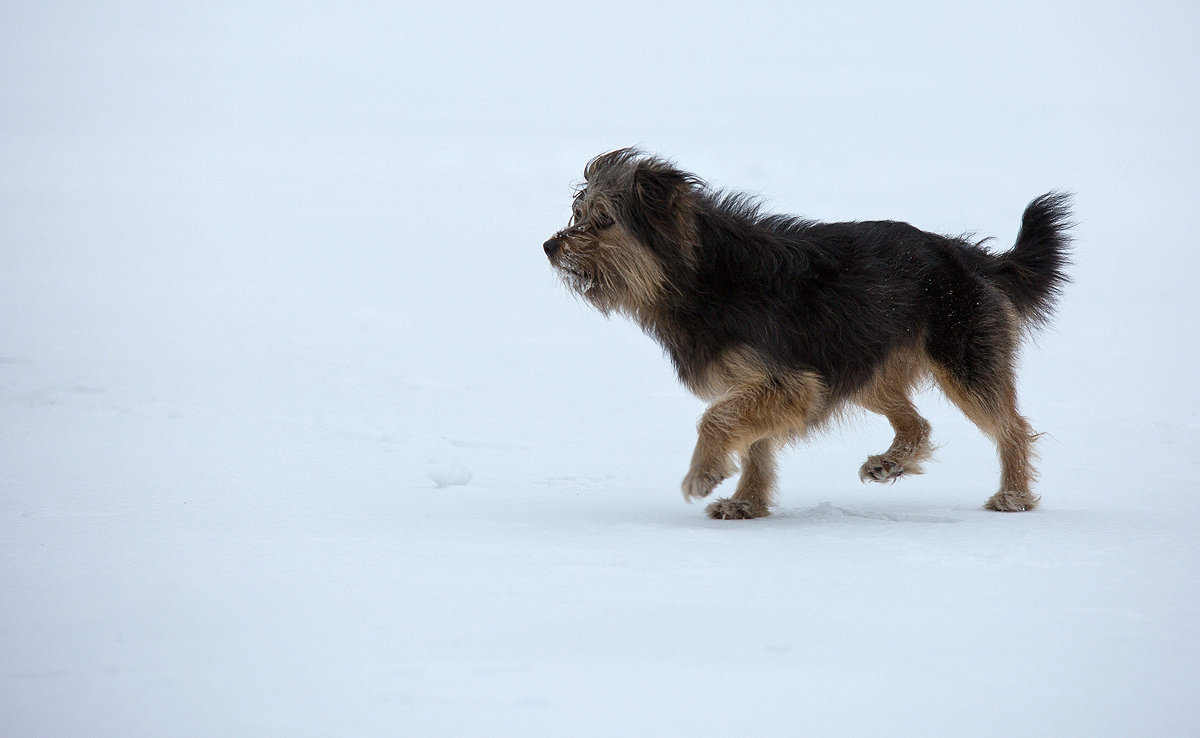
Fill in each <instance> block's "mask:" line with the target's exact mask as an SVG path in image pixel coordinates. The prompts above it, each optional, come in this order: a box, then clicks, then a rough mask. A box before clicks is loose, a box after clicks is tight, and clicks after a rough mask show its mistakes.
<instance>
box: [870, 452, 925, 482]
mask: <svg viewBox="0 0 1200 738" xmlns="http://www.w3.org/2000/svg"><path fill="white" fill-rule="evenodd" d="M921 471H922V469H921V467H920V465H919V464H917V463H915V462H909V463H907V464H902V463H900V462H899V461H894V460H892V459H889V458H886V457H884V456H872V457H870V458H868V459H867V461H866V463H865V464H863V465H862V466H861V467H859V469H858V478H859V479H860V480H862V481H863V482H894V481H896V480H897V479H899V478H900V477H903V476H907V475H909V474H920V473H921Z"/></svg>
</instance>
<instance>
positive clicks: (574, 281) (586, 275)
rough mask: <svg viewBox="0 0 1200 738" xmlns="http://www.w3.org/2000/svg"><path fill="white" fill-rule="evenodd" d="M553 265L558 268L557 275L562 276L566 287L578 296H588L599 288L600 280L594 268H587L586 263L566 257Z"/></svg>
mask: <svg viewBox="0 0 1200 738" xmlns="http://www.w3.org/2000/svg"><path fill="white" fill-rule="evenodd" d="M555 266H556V267H557V269H558V275H559V277H561V278H562V280H563V282H564V283H565V284H566V285H567V288H568V289H570V290H571V291H572V292H574V293H575V294H577V295H579V296H580V297H584V298H590V297H591V296H592V295H593V294H594V293H597V292H598V291H599V290H600V286H601V280H600V278H599V276H598V275H597V274H596V273H595V270H593V269H589V268H588V266H587V265H585V264H580V263H578V262H577V261H576V260H574V259H571V258H570V257H568V258H565V259H563V260H562V261H561V262H560V263H559V264H557V265H555Z"/></svg>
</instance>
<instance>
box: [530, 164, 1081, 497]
mask: <svg viewBox="0 0 1200 738" xmlns="http://www.w3.org/2000/svg"><path fill="white" fill-rule="evenodd" d="M584 178H585V180H586V181H585V183H584V184H583V185H582V186H581V187H580V188H579V190H578V193H577V194H576V195H575V200H574V204H573V212H572V218H571V222H570V225H569V226H568V227H567V228H565V229H564V230H561V231H559V232H558V233H556V234H555V235H554V236H553V237H552V238H551V239H550V240H548V241H546V243H545V245H544V249H545V252H546V256H547V257H548V258H549V259H550V263H551V264H552V265H553V266H554V267H555V269H556V270H557V271H558V273H559V274H560V276H561V277H562V278H563V280H564V281H565V282H566V284H567V285H568V286H569V287H570V289H571V290H573V291H574V292H575V293H577V294H578V295H580V296H581V297H583V299H585V300H586V301H588V302H589V303H591V304H592V305H594V306H596V307H597V308H599V309H600V310H601V311H602V312H604V313H605V314H609V313H612V312H618V313H622V314H625V315H628V316H630V317H631V318H633V319H634V320H635V321H637V323H638V324H639V325H641V327H642V329H643V330H645V332H646V333H648V334H649V335H650V336H652V337H653V338H654V339H656V340H657V341H658V342H659V343H661V344H662V346H663V347H664V349H665V350H666V352H667V354H668V355H669V356H670V357H671V361H672V363H673V364H674V366H675V370H676V372H677V373H678V374H679V378H680V380H682V381H683V383H684V384H685V385H686V386H687V387H688V389H690V390H691V391H692V392H694V393H695V394H696V395H698V396H700V397H701V398H704V399H705V400H708V401H710V402H711V405H710V406H709V408H708V409H707V411H706V412H705V413H704V415H703V417H702V418H701V419H700V423H699V439H698V440H697V442H696V450H695V453H694V454H693V455H692V462H691V467H690V468H689V469H688V472H687V475H686V476H685V477H684V479H683V495H684V498H685V499H687V500H688V501H691V500H693V499H695V498H702V497H706V496H708V494H709V493H711V492H712V491H713V489H714V488H715V487H716V486H717V485H718V484H720V482H721V481H722V480H724V479H725V478H727V477H729V476H730V475H731V474H733V473H734V472H735V471H736V468H737V467H736V464H735V457H736V458H737V459H739V460H740V462H741V478H740V480H739V482H738V485H737V490H736V491H735V492H734V494H733V496H732V497H730V498H728V499H720V500H717V501H716V502H713V503H712V504H710V505H709V506H708V508H707V512H708V514H709V516H711V517H713V518H719V519H728V518H756V517H761V516H764V515H768V514H769V507H770V505H771V504H772V502H773V499H774V494H775V465H774V454H775V451H776V450H777V449H778V448H780V447H781V446H782V445H784V444H786V443H787V442H789V441H791V440H795V439H799V438H802V437H804V436H806V435H807V434H808V433H810V432H811V431H813V430H814V429H817V428H820V427H821V426H822V425H823V424H826V423H827V422H828V421H830V420H831V419H832V418H834V417H836V416H837V415H838V414H839V413H841V412H843V411H844V410H845V409H847V408H848V407H850V406H853V405H857V406H861V407H864V408H866V409H868V410H871V411H873V412H876V413H880V414H882V415H883V416H884V417H886V418H887V419H888V422H889V423H891V425H892V428H893V430H894V431H895V440H894V441H893V442H892V445H891V447H890V448H888V450H886V451H884V452H883V453H881V454H877V455H874V456H871V457H869V458H868V459H867V461H866V463H864V464H863V465H862V468H861V469H860V470H859V476H860V478H861V479H862V480H863V481H874V482H891V481H895V480H896V479H899V478H900V477H903V476H907V475H909V474H919V473H920V472H921V463H922V462H923V461H925V460H926V459H928V458H929V456H930V453H931V447H930V444H929V435H930V427H929V423H928V422H926V420H925V419H924V418H922V417H921V416H920V415H919V414H918V413H917V409H916V408H915V407H914V406H913V404H912V402H911V401H910V399H909V394H910V393H911V392H912V390H913V388H914V387H915V386H916V385H918V383H920V382H921V381H922V380H923V379H926V378H930V377H931V378H932V379H933V380H934V381H936V383H937V384H938V386H939V387H941V389H942V390H943V391H944V392H945V393H946V395H947V396H948V397H949V398H950V400H951V401H953V402H954V403H955V404H956V405H957V406H958V407H959V408H961V409H962V411H963V412H964V413H965V414H966V415H967V417H968V418H970V419H971V421H972V422H974V423H975V424H976V425H978V426H979V427H980V429H982V430H983V432H984V433H986V434H987V435H988V436H989V437H990V438H991V439H992V440H993V441H995V443H996V445H997V448H998V450H999V455H1000V464H1001V472H1000V488H999V491H997V492H996V493H995V494H994V495H992V496H991V497H990V498H989V499H988V501H987V504H986V507H988V508H990V509H992V510H1004V511H1017V510H1029V509H1031V508H1033V507H1034V506H1035V505H1036V504H1037V502H1038V499H1039V498H1038V496H1037V495H1035V494H1034V493H1033V491H1032V490H1031V484H1032V482H1033V480H1034V478H1035V472H1034V469H1033V466H1032V463H1031V457H1032V451H1031V445H1032V442H1033V440H1034V439H1035V437H1036V436H1035V434H1034V433H1033V431H1032V430H1031V429H1030V426H1029V422H1028V421H1027V420H1026V419H1025V418H1024V417H1022V416H1021V414H1020V412H1019V411H1018V409H1017V398H1016V389H1015V378H1014V374H1013V372H1014V365H1015V362H1016V354H1017V350H1018V347H1019V344H1020V340H1021V337H1022V333H1023V332H1025V330H1027V329H1030V328H1033V327H1037V326H1040V325H1042V324H1044V323H1045V322H1046V321H1047V319H1048V318H1049V316H1050V312H1051V309H1052V308H1053V305H1054V302H1055V299H1056V298H1057V296H1058V294H1059V291H1060V289H1061V288H1062V286H1063V285H1064V283H1065V282H1066V281H1067V277H1066V274H1065V273H1064V267H1065V266H1066V265H1067V247H1068V240H1069V239H1068V236H1067V233H1066V231H1067V230H1068V229H1069V227H1070V223H1069V219H1070V213H1069V210H1068V206H1069V197H1068V196H1067V195H1064V194H1059V193H1049V194H1046V195H1042V196H1041V197H1039V198H1037V199H1036V200H1034V201H1033V202H1031V203H1030V204H1029V206H1028V207H1027V208H1026V209H1025V214H1024V217H1023V219H1022V223H1021V231H1020V234H1019V235H1018V236H1017V242H1016V245H1015V246H1014V247H1013V248H1012V250H1011V251H1008V252H1007V253H1003V254H996V253H992V252H990V251H988V250H987V249H985V248H983V246H982V245H981V243H974V242H971V241H969V240H966V239H964V238H951V237H947V236H940V235H937V234H933V233H927V232H925V231H922V230H919V229H917V228H915V227H913V226H911V225H908V224H907V223H898V222H894V221H871V222H853V223H819V222H814V221H809V220H803V219H801V218H797V217H792V216H787V215H768V214H764V213H762V212H761V210H760V207H759V205H758V204H757V203H756V202H755V201H754V200H753V199H752V198H750V197H747V196H745V195H742V194H723V193H720V192H717V191H714V190H713V189H711V188H709V187H708V186H707V185H706V184H705V183H704V182H703V181H702V180H700V179H699V178H697V177H696V176H694V175H692V174H688V173H687V172H684V171H681V170H679V169H678V168H676V167H675V166H674V165H673V164H672V163H670V162H668V161H665V160H663V159H660V158H656V157H652V156H648V155H646V154H643V153H642V152H640V151H638V150H636V149H621V150H619V151H613V152H610V153H607V154H602V155H601V156H598V157H596V158H595V159H593V160H592V161H591V162H589V163H588V165H587V168H586V169H585V171H584Z"/></svg>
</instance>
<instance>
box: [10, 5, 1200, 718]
mask: <svg viewBox="0 0 1200 738" xmlns="http://www.w3.org/2000/svg"><path fill="white" fill-rule="evenodd" d="M1198 16H1200V6H1198V5H1197V4H1196V3H1194V2H1161V3H1150V4H1146V3H1135V2H1113V3H1099V4H1097V3H1084V2H1041V1H1039V2H1021V1H1018V2H1014V3H1002V4H1000V3H998V4H990V3H983V4H978V3H943V2H936V1H935V2H931V3H924V4H920V5H912V4H904V3H900V4H895V3H883V2H855V1H851V2H848V3H839V4H836V6H835V4H828V3H812V4H794V3H793V4H782V3H781V4H772V3H760V2H754V1H751V2H747V3H732V4H731V3H711V4H708V3H704V2H701V3H696V2H687V3H683V2H678V3H651V4H646V3H643V2H628V3H627V2H618V3H615V4H609V5H605V4H587V3H583V4H574V5H572V4H563V3H538V2H534V3H519V4H504V3H496V4H487V5H479V4H474V3H458V2H454V1H451V2H444V3H431V4H427V5H425V6H419V5H418V4H415V3H400V4H396V3H382V2H379V3H372V2H366V3H360V2H349V3H347V2H339V3H331V2H328V3H327V2H321V1H320V0H318V1H316V2H303V3H291V2H289V3H282V2H277V3H275V2H261V3H245V2H211V3H210V2H198V3H182V4H180V3H161V2H131V3H122V4H119V5H115V6H114V5H110V4H103V3H92V2H81V3H61V2H44V3H8V4H6V5H5V7H4V8H3V10H0V58H2V59H3V62H2V64H0V133H2V135H0V357H2V358H0V734H3V735H7V736H83V735H86V736H175V735H178V736H185V735H186V736H229V735H238V736H309V735H312V736H326V735H328V736H334V735H337V736H343V735H345V736H350V735H361V736H374V735H379V736H397V735H402V736H466V735H470V736H475V735H478V736H508V735H514V736H517V735H524V736H567V735H570V736H620V735H655V736H684V735H689V736H691V735H711V736H723V735H731V736H732V735H781V736H784V735H786V736H793V735H806V736H822V735H829V736H845V735H891V736H929V735H972V736H1016V735H1046V736H1050V735H1053V736H1130V735H1141V736H1148V735H1154V736H1184V735H1197V734H1200V708H1197V697H1198V696H1200V665H1198V664H1200V632H1198V622H1200V576H1198V574H1197V572H1198V571H1200V567H1198V563H1200V497H1198V495H1197V490H1196V484H1195V478H1196V473H1195V470H1194V469H1192V468H1191V465H1192V464H1196V463H1200V415H1198V409H1200V402H1198V400H1200V392H1198V391H1197V386H1198V383H1197V381H1196V376H1197V375H1196V371H1197V369H1196V367H1197V366H1198V365H1200V356H1198V349H1197V346H1198V345H1200V342H1198V340H1197V338H1198V336H1197V317H1198V308H1200V299H1198V298H1197V291H1196V284H1197V278H1198V277H1200V274H1198V273H1197V272H1198V270H1197V261H1198V258H1200V257H1198V256H1197V254H1198V253H1200V249H1198V248H1197V237H1196V232H1197V229H1196V224H1195V220H1196V213H1197V206H1198V203H1200V83H1198V82H1197V79H1198V77H1197V75H1196V70H1197V69H1200V51H1198V48H1200V47H1198V46H1197V44H1196V39H1197V38H1200V17H1198ZM630 144H640V145H642V146H643V147H645V148H646V149H648V150H650V151H654V152H657V153H660V154H663V155H666V156H669V157H672V158H673V159H675V160H676V161H677V162H679V164H680V165H681V166H684V167H685V168H688V169H690V170H692V171H695V172H697V173H699V174H700V175H702V176H704V177H705V178H707V179H708V180H709V181H710V182H712V183H713V184H715V185H717V186H721V187H728V188H734V189H742V190H748V191H751V192H755V193H759V194H761V195H762V196H763V197H764V198H765V199H766V201H767V203H768V207H769V208H770V209H773V210H779V211H786V212H792V213H800V214H803V215H805V216H808V217H813V218H820V219H824V220H843V219H868V218H896V219H901V220H908V221H910V222H912V223H914V224H916V225H918V226H920V227H923V228H926V229H929V230H935V231H939V232H945V233H964V232H973V233H977V234H979V235H980V236H985V235H991V236H995V237H996V238H997V240H996V242H995V245H996V246H997V247H998V248H1004V247H1006V244H1009V243H1011V242H1012V240H1013V238H1014V237H1015V234H1016V230H1017V225H1018V223H1019V218H1020V214H1021V211H1022V209H1023V207H1024V205H1025V204H1026V203H1027V202H1028V201H1029V200H1030V199H1032V198H1033V197H1035V196H1036V195H1038V194H1040V193H1042V192H1045V191H1047V190H1050V189H1056V188H1062V189H1068V190H1071V191H1074V192H1075V193H1076V200H1075V208H1076V218H1077V220H1078V223H1079V225H1078V228H1077V229H1076V231H1075V235H1076V237H1077V244H1076V255H1075V265H1074V267H1073V268H1072V276H1073V277H1074V280H1075V281H1074V284H1073V285H1072V286H1071V287H1070V288H1069V289H1068V290H1067V293H1066V295H1065V298H1064V301H1063V303H1062V307H1061V310H1060V312H1059V314H1058V317H1057V319H1056V321H1055V323H1054V324H1053V326H1052V327H1051V328H1050V329H1049V330H1047V331H1044V332H1042V333H1040V334H1038V336H1036V337H1035V338H1034V340H1032V341H1031V342H1029V343H1028V344H1027V346H1026V350H1025V352H1024V354H1023V358H1022V366H1021V372H1020V378H1021V388H1020V389H1021V398H1022V404H1023V410H1024V412H1025V413H1026V414H1027V415H1029V416H1030V417H1031V419H1032V421H1033V423H1034V425H1035V427H1036V428H1038V429H1039V430H1041V431H1044V432H1045V433H1046V435H1045V437H1044V438H1043V439H1042V440H1041V442H1040V444H1039V451H1040V454H1041V462H1040V470H1041V482H1040V485H1039V487H1038V490H1039V491H1040V492H1041V494H1042V495H1043V497H1044V501H1043V505H1042V507H1041V508H1039V509H1038V510H1036V511H1033V512H1030V513H1024V514H999V513H992V512H987V511H984V510H982V509H981V508H980V506H981V504H982V503H983V501H984V500H985V499H986V498H987V496H988V495H989V494H991V493H992V492H993V491H994V489H995V485H996V483H997V479H998V464H997V462H996V459H995V455H994V451H993V449H992V447H991V445H990V443H989V442H988V441H987V440H986V439H985V438H984V437H983V436H982V435H981V434H980V433H979V431H978V430H976V429H975V428H974V427H973V426H971V425H970V424H969V423H968V422H967V421H966V420H964V419H963V418H962V417H961V415H960V414H959V413H958V412H957V411H956V410H954V409H953V407H952V406H950V405H949V403H947V402H946V401H945V400H943V399H941V398H940V397H939V396H938V395H936V394H933V393H926V394H922V395H921V396H920V398H919V404H920V406H921V407H922V410H923V412H924V413H925V414H926V415H927V417H929V419H930V420H931V422H932V423H933V425H934V430H935V437H936V440H937V442H938V443H939V444H941V447H940V449H939V451H938V453H937V458H936V460H935V462H933V463H930V464H929V465H928V473H927V474H926V475H924V476H921V477H916V478H912V479H905V480H903V481H901V482H900V483H898V484H896V485H894V486H864V485H861V484H860V483H859V482H858V480H857V470H858V466H859V464H860V463H861V462H862V460H863V459H864V458H865V456H866V455H867V454H869V453H876V452H878V451H880V450H881V449H883V448H885V447H886V446H887V444H888V442H889V441H890V430H889V428H888V426H887V423H886V422H885V421H884V420H883V419H882V418H877V417H863V418H862V419H861V420H856V421H852V422H848V423H846V424H844V425H843V426H842V427H840V428H838V429H835V430H834V431H833V432H830V433H827V434H824V435H822V436H820V437H818V438H815V439H813V440H812V441H811V442H810V443H806V444H804V445H802V446H800V447H798V448H796V449H793V450H791V451H790V452H789V453H788V454H787V455H786V456H785V457H784V458H783V461H782V464H781V481H782V494H781V499H780V506H779V508H778V509H777V510H776V512H775V514H774V516H772V517H770V518H766V519H762V520H755V521H728V522H726V521H712V520H708V519H706V518H705V517H704V516H703V509H702V507H700V506H689V505H686V504H684V502H683V501H682V499H681V496H680V493H679V488H678V484H679V481H680V479H681V478H682V476H683V473H684V471H685V466H686V463H687V460H688V458H689V454H690V448H691V444H692V442H693V440H694V437H693V434H694V427H695V425H694V424H695V421H696V419H697V418H698V416H699V414H700V412H701V411H702V409H703V405H702V404H701V403H700V402H699V401H698V400H696V399H694V398H692V397H691V396H689V395H688V394H687V393H686V391H685V390H684V389H683V388H682V387H680V386H679V384H678V383H677V382H676V380H675V378H674V377H673V375H672V371H671V369H670V366H669V362H668V361H667V360H666V359H665V358H664V357H663V355H662V353H661V351H660V350H659V349H658V348H657V347H656V346H655V345H654V344H653V343H652V342H651V341H650V340H649V339H647V338H646V337H645V336H643V335H642V334H641V333H640V332H639V331H638V330H637V328H636V327H635V326H633V325H632V324H630V323H629V322H628V321H625V320H620V319H614V320H611V321H606V320H605V319H603V318H602V317H601V316H600V315H598V314H597V313H595V312H594V311H591V310H590V309H588V308H587V307H586V306H584V305H582V304H581V303H580V302H579V301H578V300H575V299H572V298H571V297H570V296H569V295H568V294H567V293H566V291H565V290H564V289H563V288H562V287H561V286H560V285H559V284H558V283H557V282H556V281H555V278H554V276H553V275H552V274H551V271H550V269H549V267H548V266H547V264H546V263H545V258H544V255H543V254H542V249H541V244H542V241H543V240H545V238H546V237H548V236H549V235H550V234H551V233H553V232H554V231H555V230H557V229H558V228H560V227H562V225H564V224H565V222H566V220H567V217H568V213H569V203H570V193H571V185H572V183H574V182H577V181H578V180H579V179H580V175H581V172H582V167H583V164H584V163H585V162H586V160H587V159H588V158H589V157H591V156H593V155H595V154H597V153H600V152H602V151H605V150H608V149H612V148H617V147H620V146H625V145H630ZM443 482H444V484H443ZM463 482H465V483H463Z"/></svg>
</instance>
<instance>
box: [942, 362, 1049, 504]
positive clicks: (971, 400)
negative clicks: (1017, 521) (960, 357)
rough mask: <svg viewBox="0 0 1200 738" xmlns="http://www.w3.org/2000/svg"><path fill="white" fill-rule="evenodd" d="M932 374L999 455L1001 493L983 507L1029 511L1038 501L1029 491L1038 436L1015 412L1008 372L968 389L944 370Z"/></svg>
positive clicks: (1034, 475)
mask: <svg viewBox="0 0 1200 738" xmlns="http://www.w3.org/2000/svg"><path fill="white" fill-rule="evenodd" d="M934 374H935V376H937V380H938V384H940V385H941V387H942V390H943V391H944V392H945V393H946V396H947V397H949V398H950V400H951V401H952V402H954V404H955V405H958V407H959V408H961V409H962V411H963V413H965V414H966V416H967V417H968V418H970V419H971V422H973V423H975V425H977V426H979V429H980V430H982V431H983V432H984V433H986V434H987V435H988V437H989V438H991V439H992V440H993V441H995V442H996V450H997V451H998V452H999V454H1000V491H998V492H996V494H994V495H992V496H991V497H990V498H988V501H987V502H986V503H985V504H984V507H986V508H987V509H989V510H999V511H1001V512H1019V511H1021V510H1032V509H1033V508H1034V507H1036V506H1037V504H1038V501H1039V500H1040V499H1041V498H1039V497H1038V496H1037V495H1035V494H1034V493H1033V491H1032V490H1031V489H1030V488H1031V486H1032V484H1033V481H1034V479H1035V478H1036V476H1037V473H1036V471H1034V468H1033V441H1034V439H1036V438H1037V434H1036V433H1034V432H1033V429H1032V428H1030V426H1029V421H1028V420H1027V419H1026V418H1024V417H1022V415H1021V414H1020V412H1018V410H1017V395H1016V387H1015V383H1014V382H1013V377H1012V373H1011V371H1008V372H1004V373H1002V374H1000V375H998V376H997V377H996V378H995V379H994V380H992V381H991V382H989V383H988V384H986V385H984V386H982V387H980V386H975V387H972V386H969V385H967V384H966V383H964V382H962V381H961V380H960V379H958V378H957V377H955V376H954V375H953V374H951V373H950V372H948V371H945V370H935V372H934Z"/></svg>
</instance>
